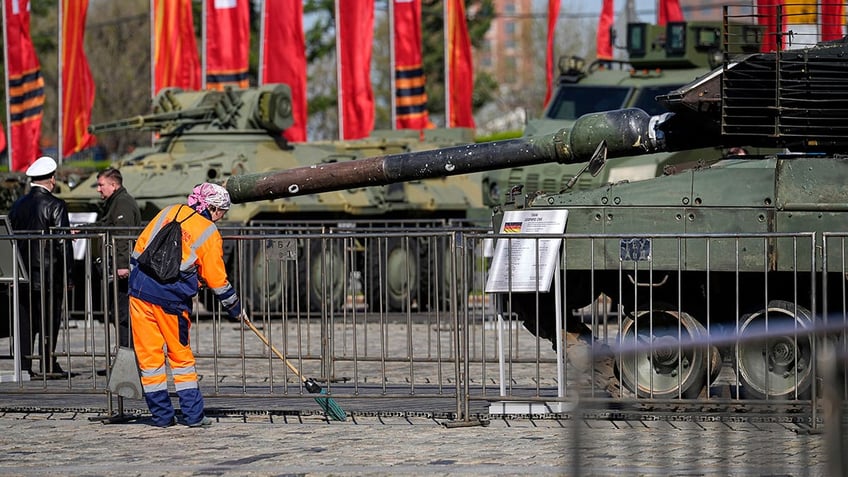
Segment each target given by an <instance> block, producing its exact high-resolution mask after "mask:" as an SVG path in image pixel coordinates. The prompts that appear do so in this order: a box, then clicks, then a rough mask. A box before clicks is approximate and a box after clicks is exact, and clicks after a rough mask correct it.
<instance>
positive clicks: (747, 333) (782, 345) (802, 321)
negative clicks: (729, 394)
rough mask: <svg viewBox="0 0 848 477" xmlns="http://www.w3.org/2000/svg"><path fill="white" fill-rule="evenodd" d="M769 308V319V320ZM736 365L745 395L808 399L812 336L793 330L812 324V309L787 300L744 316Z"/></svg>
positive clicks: (756, 397) (810, 377)
mask: <svg viewBox="0 0 848 477" xmlns="http://www.w3.org/2000/svg"><path fill="white" fill-rule="evenodd" d="M766 311H768V319H766ZM741 323H742V324H741V325H740V328H739V345H738V346H737V348H736V366H737V370H738V372H739V381H740V382H739V384H740V386H741V392H744V396H745V397H748V398H754V399H765V398H784V399H795V398H796V393H797V397H798V398H804V397H806V396H807V395H808V393H809V391H810V387H811V384H812V382H813V374H812V346H813V343H812V336H809V335H805V336H795V335H794V334H793V330H795V329H799V330H802V329H806V328H808V327H809V326H810V324H811V323H812V319H811V313H810V312H809V310H807V309H805V308H803V307H801V306H798V307H797V315H796V307H795V304H793V303H791V302H787V301H781V300H774V301H771V302H769V304H768V308H767V310H760V311H757V312H756V313H751V314H749V315H745V316H743V317H742V320H741Z"/></svg>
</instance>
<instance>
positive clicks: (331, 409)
mask: <svg viewBox="0 0 848 477" xmlns="http://www.w3.org/2000/svg"><path fill="white" fill-rule="evenodd" d="M303 386H304V387H305V388H306V390H307V391H309V392H310V393H312V394H316V393H317V394H323V395H325V396H326V397H322V398H318V397H317V398H315V402H317V403H318V405H319V406H321V409H323V410H324V413H326V414H327V415H328V416H330V417H331V418H332V419H333V420H334V421H344V420H345V419H347V414H345V412H344V409H342V407H341V406H339V404H338V403H337V402H336V401H335V400H334V399H333V398H331V397H329V396H327V393H326V392H324V390H323V389H322V388H321V386H319V385H318V383H316V382H315V381H314V380H313V379H311V378H310V379H307V380H305V381H304V382H303Z"/></svg>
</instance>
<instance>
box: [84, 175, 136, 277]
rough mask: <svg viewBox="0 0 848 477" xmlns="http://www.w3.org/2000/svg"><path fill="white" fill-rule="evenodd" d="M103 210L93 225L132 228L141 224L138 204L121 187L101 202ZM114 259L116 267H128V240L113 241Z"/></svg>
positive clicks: (133, 231) (134, 232)
mask: <svg viewBox="0 0 848 477" xmlns="http://www.w3.org/2000/svg"><path fill="white" fill-rule="evenodd" d="M103 208H104V210H105V212H103V215H102V216H101V217H100V218H99V219H97V222H95V223H94V225H99V226H108V227H127V228H128V229H129V228H133V227H138V226H139V225H141V212H140V211H139V210H138V204H136V202H135V199H133V197H132V196H131V195H130V193H129V192H127V190H126V189H125V188H123V187H120V188H119V189H117V190H116V191H115V192H114V193H113V194H112V195H111V196H109V198H108V199H106V202H104V203H103ZM113 233H117V234H121V235H135V234H136V233H138V232H137V231H135V230H127V231H126V232H121V231H114V232H113ZM115 260H116V265H117V266H116V268H130V241H129V240H117V241H116V242H115Z"/></svg>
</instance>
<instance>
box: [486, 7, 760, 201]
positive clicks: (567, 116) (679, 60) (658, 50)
mask: <svg viewBox="0 0 848 477" xmlns="http://www.w3.org/2000/svg"><path fill="white" fill-rule="evenodd" d="M733 28H734V31H736V30H740V29H741V28H742V26H741V25H734V26H733ZM721 31H722V23H721V22H681V23H670V24H668V25H650V24H646V23H630V24H628V25H627V31H626V36H625V37H624V38H623V43H624V46H623V48H624V49H625V51H626V52H627V56H628V58H629V59H628V60H626V61H624V60H595V61H593V62H592V63H591V64H588V65H587V64H586V61H585V60H584V59H583V58H580V57H575V56H570V57H562V58H560V60H559V62H558V69H559V78H558V80H557V84H556V87H555V89H554V91H553V94H552V95H551V99H550V101H549V102H548V104H547V106H546V107H545V110H544V112H543V114H542V117H541V118H536V119H531V120H529V121H528V122H527V124H526V126H525V128H524V132H523V135H524V136H525V137H529V136H536V135H540V134H549V133H552V132H556V131H558V130H559V129H562V128H568V127H571V126H572V125H573V124H574V121H576V120H577V119H578V118H579V117H581V116H583V115H584V114H589V113H594V112H600V111H607V110H615V109H625V108H639V109H642V110H644V111H646V112H647V113H649V114H651V115H656V114H661V113H663V112H666V109H665V108H664V106H663V105H662V104H660V103H659V102H657V101H656V99H655V98H656V97H657V96H659V95H661V94H665V93H668V92H670V91H672V90H674V89H677V88H679V87H681V86H683V85H685V84H687V83H689V82H690V81H692V80H694V79H695V78H698V77H700V76H703V75H705V74H707V73H708V72H709V71H710V70H711V69H712V68H714V67H716V66H718V65H719V64H720V63H721V61H722V53H723V51H724V49H723V45H722V42H721ZM750 38H751V39H752V40H751V41H750V42H744V43H739V44H735V45H733V46H731V49H732V50H733V51H732V52H733V53H741V52H746V51H747V52H754V51H758V49H759V47H758V44H757V43H755V42H754V41H753V39H755V38H757V37H756V36H751V37H750ZM619 41H621V40H619ZM614 46H615V45H614ZM726 153H727V150H726V149H723V148H720V147H717V146H710V147H706V148H701V149H694V150H686V151H675V152H663V153H656V154H647V155H643V156H636V157H631V158H629V159H621V160H619V161H616V163H615V164H610V165H608V166H607V167H604V168H603V169H601V170H600V171H599V172H598V174H597V175H595V176H592V175H590V174H582V175H580V177H579V180H572V179H574V178H575V177H576V176H577V175H578V174H579V172H580V169H581V167H580V166H579V165H560V164H545V165H537V166H530V167H523V168H510V169H503V170H497V171H491V172H487V173H485V174H484V175H483V179H482V187H483V200H484V201H485V202H486V204H487V205H489V206H496V205H500V204H502V203H503V201H504V200H505V195H506V193H507V192H508V191H510V190H511V189H512V188H514V187H522V188H524V189H525V191H526V192H528V193H536V192H546V193H556V192H560V191H568V190H587V189H592V188H595V187H598V186H600V185H602V184H606V183H609V182H619V181H622V180H630V181H635V180H642V179H648V178H652V177H657V176H660V175H662V174H664V173H666V172H667V171H668V170H670V169H672V168H674V167H675V166H676V165H677V166H678V167H679V166H680V165H684V167H685V165H687V164H695V163H698V162H704V163H710V162H715V161H717V160H720V159H722V158H723V157H724V156H725V155H726Z"/></svg>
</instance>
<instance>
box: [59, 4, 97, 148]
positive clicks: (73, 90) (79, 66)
mask: <svg viewBox="0 0 848 477" xmlns="http://www.w3.org/2000/svg"><path fill="white" fill-rule="evenodd" d="M87 13H88V0H62V145H61V147H62V155H63V156H70V155H71V154H73V153H75V152H80V151H82V150H83V149H85V148H87V147H91V146H93V145H94V144H95V141H96V140H95V137H94V136H93V135H91V134H89V132H88V125H89V124H90V123H91V108H93V107H94V79H93V78H92V77H91V69H90V68H89V67H88V58H86V56H85V51H84V49H83V40H84V38H85V17H86V14H87Z"/></svg>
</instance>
